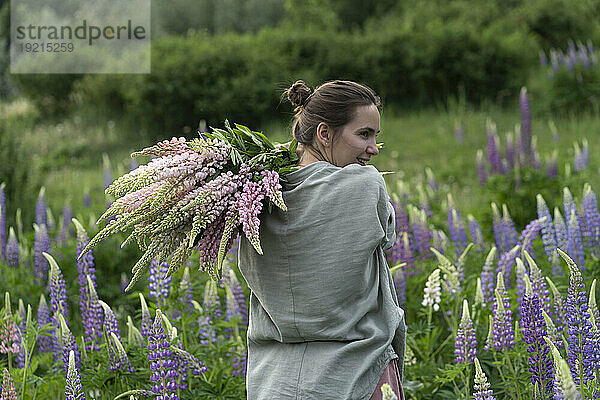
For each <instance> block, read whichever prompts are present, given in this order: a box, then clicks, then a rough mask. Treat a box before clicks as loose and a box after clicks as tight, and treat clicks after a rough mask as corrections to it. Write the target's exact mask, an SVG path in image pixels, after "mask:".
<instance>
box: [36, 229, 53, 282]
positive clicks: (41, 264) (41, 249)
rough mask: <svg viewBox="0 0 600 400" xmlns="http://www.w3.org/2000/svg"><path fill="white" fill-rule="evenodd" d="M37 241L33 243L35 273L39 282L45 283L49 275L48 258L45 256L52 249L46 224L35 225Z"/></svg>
mask: <svg viewBox="0 0 600 400" xmlns="http://www.w3.org/2000/svg"><path fill="white" fill-rule="evenodd" d="M33 228H34V230H35V242H34V245H33V265H34V271H33V274H34V276H35V278H36V281H37V282H38V284H40V285H43V284H44V283H45V282H46V278H47V275H48V265H49V264H48V260H46V258H45V257H44V256H43V254H44V253H47V252H49V251H50V236H48V230H47V228H46V225H33Z"/></svg>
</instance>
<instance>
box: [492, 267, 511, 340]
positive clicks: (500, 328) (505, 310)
mask: <svg viewBox="0 0 600 400" xmlns="http://www.w3.org/2000/svg"><path fill="white" fill-rule="evenodd" d="M494 293H495V298H496V301H495V302H494V303H493V304H492V312H493V314H494V319H493V329H492V343H491V344H492V346H493V348H494V349H495V350H496V351H502V350H505V349H512V348H513V347H514V346H515V332H514V328H513V318H512V311H511V309H510V298H509V297H508V292H507V291H506V288H505V287H504V278H503V276H502V273H499V274H498V279H497V284H496V290H495V291H494Z"/></svg>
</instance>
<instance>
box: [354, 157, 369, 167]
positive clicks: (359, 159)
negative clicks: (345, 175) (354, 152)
mask: <svg viewBox="0 0 600 400" xmlns="http://www.w3.org/2000/svg"><path fill="white" fill-rule="evenodd" d="M356 160H357V161H358V163H359V164H360V165H363V166H364V165H367V163H368V162H369V160H364V159H362V158H357V159H356Z"/></svg>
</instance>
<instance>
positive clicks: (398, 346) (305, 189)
mask: <svg viewBox="0 0 600 400" xmlns="http://www.w3.org/2000/svg"><path fill="white" fill-rule="evenodd" d="M287 179H288V182H287V183H284V184H283V189H282V191H283V199H284V201H285V203H286V205H287V207H288V210H287V211H281V210H279V209H278V208H275V207H274V208H273V212H272V213H271V214H269V213H263V214H262V215H261V222H260V240H261V245H262V248H263V253H264V255H262V256H261V255H259V254H258V253H257V252H256V251H255V250H254V248H253V247H252V245H251V244H250V242H249V241H248V240H247V239H246V238H245V236H244V235H242V240H241V242H240V250H239V268H240V270H241V272H242V274H243V275H244V278H245V279H246V281H247V282H248V286H249V288H250V290H251V296H250V311H249V316H250V322H249V326H248V366H247V391H248V399H250V400H256V399H259V400H262V399H269V400H272V399H285V400H287V399H318V400H327V399H336V400H342V399H353V400H354V399H369V398H370V396H371V395H372V394H373V392H374V391H375V387H376V385H377V382H378V380H379V378H380V376H381V374H382V373H383V371H384V369H385V368H386V366H387V365H388V363H389V362H390V361H391V360H392V359H394V358H396V357H399V359H400V362H399V363H398V367H399V369H400V374H401V375H402V367H403V362H402V360H404V346H405V341H406V336H405V333H406V325H405V322H404V311H403V310H402V309H401V308H400V307H399V306H398V300H397V298H396V292H395V290H394V284H393V280H392V276H391V274H390V271H389V268H388V266H387V263H386V260H385V254H384V252H383V251H384V249H387V248H389V247H391V246H392V244H393V243H394V240H395V236H396V233H395V214H394V209H393V207H392V206H391V204H390V202H389V197H388V194H387V191H386V187H385V182H384V180H383V178H382V176H381V175H380V174H379V172H378V171H377V169H376V168H375V167H373V166H360V165H357V164H350V165H348V166H346V167H344V168H340V167H336V166H334V165H332V164H330V163H328V162H326V161H318V162H315V163H312V164H309V165H307V166H306V167H303V168H301V169H299V170H297V171H295V172H293V173H291V174H289V175H287Z"/></svg>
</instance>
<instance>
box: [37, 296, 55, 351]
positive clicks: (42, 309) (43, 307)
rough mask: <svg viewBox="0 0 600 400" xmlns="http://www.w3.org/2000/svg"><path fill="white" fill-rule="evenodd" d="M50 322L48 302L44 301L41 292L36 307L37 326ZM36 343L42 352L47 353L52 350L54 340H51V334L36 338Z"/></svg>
mask: <svg viewBox="0 0 600 400" xmlns="http://www.w3.org/2000/svg"><path fill="white" fill-rule="evenodd" d="M51 322H52V320H51V319H50V310H49V309H48V303H46V298H45V297H44V295H43V294H42V295H41V296H40V303H39V305H38V309H37V326H38V328H41V327H43V326H45V325H47V324H49V323H51ZM38 345H39V347H40V351H41V352H42V353H48V352H51V351H53V350H54V341H53V340H52V336H40V337H39V338H38Z"/></svg>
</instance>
